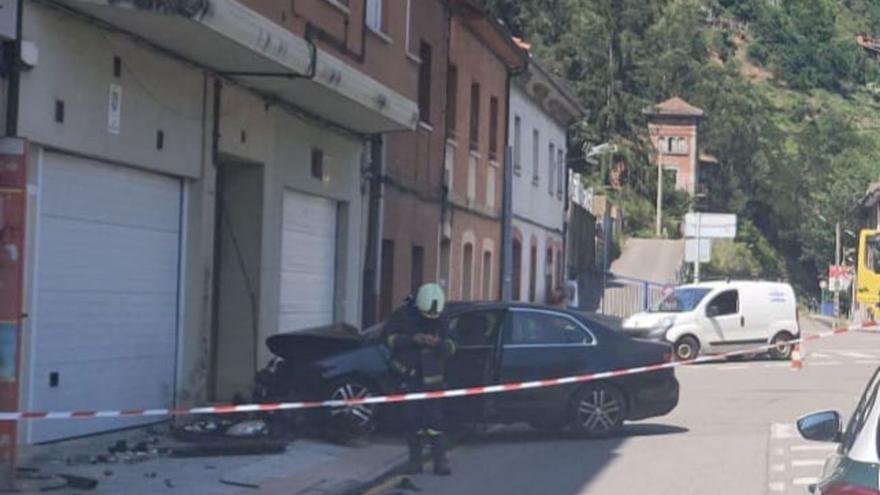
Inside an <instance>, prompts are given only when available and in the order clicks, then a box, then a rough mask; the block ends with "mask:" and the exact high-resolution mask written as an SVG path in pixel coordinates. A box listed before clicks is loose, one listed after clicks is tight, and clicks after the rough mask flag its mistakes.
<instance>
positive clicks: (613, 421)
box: [569, 383, 626, 437]
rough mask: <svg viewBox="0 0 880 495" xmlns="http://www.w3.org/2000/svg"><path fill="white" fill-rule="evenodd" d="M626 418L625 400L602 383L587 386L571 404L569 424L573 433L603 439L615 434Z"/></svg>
mask: <svg viewBox="0 0 880 495" xmlns="http://www.w3.org/2000/svg"><path fill="white" fill-rule="evenodd" d="M625 417H626V399H625V398H624V396H623V394H622V393H620V391H618V390H617V389H616V388H614V387H612V386H610V385H606V384H604V383H597V384H594V385H587V386H585V387H583V388H581V389H580V390H579V391H578V392H577V393H575V395H574V397H573V400H572V402H571V411H570V418H569V421H570V424H571V428H572V430H573V431H574V432H575V433H580V434H583V435H587V436H590V437H603V436H608V435H611V434H614V433H616V432H617V431H619V430H620V428H621V427H622V426H623V420H624V418H625Z"/></svg>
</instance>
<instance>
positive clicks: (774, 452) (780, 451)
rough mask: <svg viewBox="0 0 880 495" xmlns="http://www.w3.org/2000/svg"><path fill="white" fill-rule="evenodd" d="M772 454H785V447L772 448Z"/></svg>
mask: <svg viewBox="0 0 880 495" xmlns="http://www.w3.org/2000/svg"><path fill="white" fill-rule="evenodd" d="M773 455H785V449H779V448H777V449H773Z"/></svg>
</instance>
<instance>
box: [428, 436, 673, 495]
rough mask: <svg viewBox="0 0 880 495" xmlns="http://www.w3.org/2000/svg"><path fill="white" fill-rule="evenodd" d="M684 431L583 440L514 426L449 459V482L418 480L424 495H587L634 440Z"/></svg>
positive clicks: (433, 478) (471, 443) (430, 478)
mask: <svg viewBox="0 0 880 495" xmlns="http://www.w3.org/2000/svg"><path fill="white" fill-rule="evenodd" d="M687 431H688V429H687V428H683V427H680V426H676V425H667V424H658V423H633V424H628V425H626V426H625V427H624V428H623V430H622V431H621V432H620V434H619V435H616V436H614V437H610V438H603V439H585V438H582V437H578V436H575V435H572V434H570V433H565V432H560V433H548V432H541V431H536V430H533V429H531V428H529V427H527V426H525V425H513V426H509V427H502V428H499V429H497V430H494V431H491V432H490V433H487V434H485V435H483V436H481V437H480V438H477V439H472V440H471V441H469V442H468V443H467V444H465V445H462V446H461V447H459V448H457V449H455V451H454V452H453V453H452V464H453V468H454V469H455V473H454V475H453V476H451V477H448V478H442V479H441V478H438V477H436V476H431V475H423V476H417V477H415V478H413V479H414V481H415V483H416V485H418V487H419V488H420V489H421V493H423V494H431V495H433V494H450V495H451V494H460V493H481V494H491V495H494V494H498V495H501V494H504V495H507V494H510V493H553V494H560V495H575V494H581V493H589V486H590V484H591V483H592V482H593V481H595V480H596V479H597V478H598V477H599V476H601V474H602V472H603V471H604V470H605V469H606V468H607V467H608V466H609V465H611V464H612V463H613V462H615V460H616V459H617V457H618V456H619V455H620V454H619V450H620V447H621V446H622V445H623V444H624V443H626V442H627V441H628V440H630V439H633V438H636V437H650V436H662V435H677V434H682V433H686V432H687Z"/></svg>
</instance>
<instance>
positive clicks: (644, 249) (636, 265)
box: [611, 239, 684, 284]
mask: <svg viewBox="0 0 880 495" xmlns="http://www.w3.org/2000/svg"><path fill="white" fill-rule="evenodd" d="M683 260H684V241H681V240H674V239H629V240H627V241H626V245H625V246H624V248H623V253H621V255H620V258H618V259H616V260H615V261H614V263H612V264H611V271H612V272H614V273H616V274H618V275H625V276H629V277H634V278H641V279H644V280H649V281H651V282H657V283H663V284H671V283H675V282H676V279H675V277H676V274H677V273H678V269H679V267H680V266H681V263H682V261H683Z"/></svg>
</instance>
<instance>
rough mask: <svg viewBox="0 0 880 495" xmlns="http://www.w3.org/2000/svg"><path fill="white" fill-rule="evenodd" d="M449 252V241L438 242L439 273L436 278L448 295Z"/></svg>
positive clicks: (450, 246)
mask: <svg viewBox="0 0 880 495" xmlns="http://www.w3.org/2000/svg"><path fill="white" fill-rule="evenodd" d="M451 250H452V243H451V242H449V239H443V240H442V241H440V273H439V274H438V277H437V278H438V279H439V280H440V285H442V286H443V288H444V289H446V292H447V293H449V253H450V251H451Z"/></svg>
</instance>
